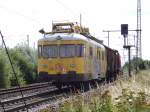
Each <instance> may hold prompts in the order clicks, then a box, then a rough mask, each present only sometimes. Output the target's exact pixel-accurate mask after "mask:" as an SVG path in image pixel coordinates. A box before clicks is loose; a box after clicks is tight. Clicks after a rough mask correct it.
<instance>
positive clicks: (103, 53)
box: [102, 51, 105, 60]
mask: <svg viewBox="0 0 150 112" xmlns="http://www.w3.org/2000/svg"><path fill="white" fill-rule="evenodd" d="M104 55H105V54H104V51H102V60H104Z"/></svg>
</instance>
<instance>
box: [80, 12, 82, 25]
mask: <svg viewBox="0 0 150 112" xmlns="http://www.w3.org/2000/svg"><path fill="white" fill-rule="evenodd" d="M81 26H82V15H81V14H80V27H81Z"/></svg>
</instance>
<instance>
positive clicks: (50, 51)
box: [43, 45, 58, 58]
mask: <svg viewBox="0 0 150 112" xmlns="http://www.w3.org/2000/svg"><path fill="white" fill-rule="evenodd" d="M57 56H58V46H56V45H50V46H49V45H47V46H44V47H43V57H44V58H56V57H57Z"/></svg>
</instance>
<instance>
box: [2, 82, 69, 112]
mask: <svg viewBox="0 0 150 112" xmlns="http://www.w3.org/2000/svg"><path fill="white" fill-rule="evenodd" d="M21 90H22V91H23V94H24V97H23V98H22V97H21V94H19V92H20V89H19V88H10V89H3V90H0V98H1V101H0V106H1V107H0V112H15V111H27V109H28V111H31V110H32V111H33V108H35V107H37V106H39V105H41V104H43V103H47V102H52V101H54V100H57V99H58V98H60V97H65V96H67V95H66V94H67V93H68V94H69V88H67V87H64V88H63V89H62V90H58V89H57V88H55V87H54V86H52V85H51V83H48V82H46V83H39V84H35V85H29V86H25V87H22V88H21ZM64 91H65V92H64ZM23 101H25V102H26V106H25V104H24V102H23Z"/></svg>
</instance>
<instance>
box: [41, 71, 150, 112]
mask: <svg viewBox="0 0 150 112" xmlns="http://www.w3.org/2000/svg"><path fill="white" fill-rule="evenodd" d="M40 112H150V70H145V71H141V72H140V73H138V74H137V75H133V77H132V78H125V77H120V78H119V79H118V80H117V81H116V82H115V83H114V84H109V85H104V86H101V87H99V89H96V90H91V91H89V92H87V93H83V94H81V93H78V94H76V95H74V96H71V97H70V98H68V99H63V100H62V101H61V102H59V103H57V106H56V107H52V106H49V107H48V108H46V109H43V110H41V111H40Z"/></svg>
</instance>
